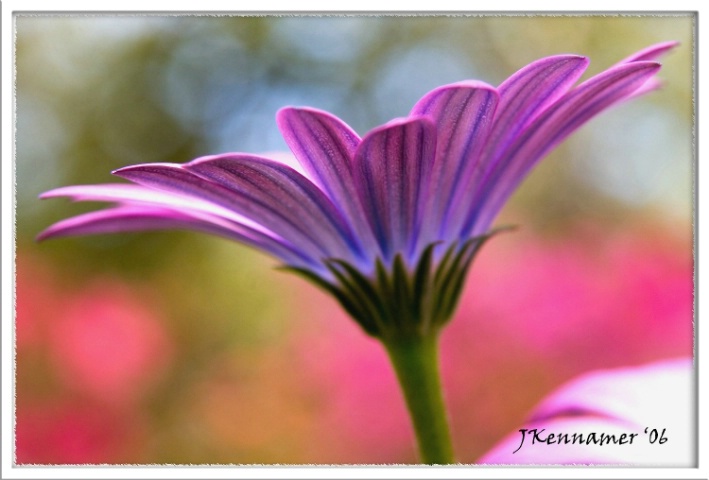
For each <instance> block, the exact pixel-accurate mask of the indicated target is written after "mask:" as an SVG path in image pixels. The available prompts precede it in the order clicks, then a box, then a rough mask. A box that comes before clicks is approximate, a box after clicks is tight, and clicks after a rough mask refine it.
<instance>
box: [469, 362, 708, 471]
mask: <svg viewBox="0 0 709 480" xmlns="http://www.w3.org/2000/svg"><path fill="white" fill-rule="evenodd" d="M692 386H693V372H692V361H691V359H679V360H664V361H659V362H655V363H652V364H649V365H644V366H641V367H630V368H617V369H611V370H601V371H596V372H592V373H589V374H585V375H583V376H581V377H579V378H577V379H575V380H573V381H571V382H569V383H567V384H566V385H564V386H562V387H561V388H560V389H559V390H557V391H556V392H554V393H552V394H551V395H550V396H549V397H547V398H546V399H545V400H543V401H542V403H541V404H540V405H539V406H538V407H536V408H535V410H534V412H533V414H532V416H531V417H530V419H529V421H528V423H527V425H525V428H524V429H520V430H518V431H516V432H515V433H513V434H511V435H509V436H507V437H506V438H505V439H503V440H502V441H501V442H500V443H498V444H497V445H496V446H495V447H493V448H492V450H490V451H489V452H488V453H486V454H485V455H484V456H483V457H482V458H481V459H480V460H479V461H478V462H477V463H479V464H493V465H560V464H575V465H581V464H585V465H589V464H602V465H610V464H615V465H634V466H648V467H649V466H675V467H689V466H692V465H694V464H696V458H694V457H695V452H696V445H694V440H693V438H694V432H693V430H694V427H695V426H696V419H694V418H693V415H694V412H696V405H695V404H694V400H693V399H692V391H693V388H692ZM534 429H536V430H537V432H538V434H540V436H541V438H544V439H549V438H550V435H551V434H554V437H551V441H550V442H549V443H546V442H540V441H536V442H534V441H533V440H534V438H533V435H534ZM652 429H656V434H657V435H656V437H655V438H654V441H653V434H652V431H651V430H652ZM523 432H524V438H523V436H522V433H523ZM564 434H566V436H563V435H564ZM602 434H603V435H606V436H607V435H615V439H616V442H613V441H606V442H605V443H599V441H600V439H601V435H602ZM632 434H635V437H632V439H631V437H630V436H631V435H632ZM581 435H582V437H581ZM623 435H625V436H623ZM660 435H663V436H664V437H665V438H666V441H665V442H664V443H663V444H660V443H659V438H660ZM541 438H540V439H539V440H541ZM574 438H575V440H574ZM622 439H624V443H622V444H621V443H618V442H620V441H622ZM594 440H595V441H594Z"/></svg>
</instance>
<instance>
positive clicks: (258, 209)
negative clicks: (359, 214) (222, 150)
mask: <svg viewBox="0 0 709 480" xmlns="http://www.w3.org/2000/svg"><path fill="white" fill-rule="evenodd" d="M223 157H224V158H239V157H237V156H235V155H225V156H223ZM207 158H208V159H212V158H219V157H207ZM259 160H260V161H266V162H271V161H269V160H265V159H259ZM271 163H274V164H275V162H271ZM279 165H280V164H279ZM280 167H281V168H283V169H286V168H288V167H285V166H283V165H280ZM114 173H115V174H116V175H119V176H121V177H123V178H127V179H128V180H131V181H133V182H135V183H138V184H140V185H145V186H149V187H151V188H156V189H159V190H165V191H168V192H176V193H178V194H180V195H187V196H192V197H195V198H198V199H201V200H203V201H207V202H211V203H214V204H216V205H220V206H222V207H226V208H228V209H231V210H234V211H235V212H236V213H238V214H240V215H243V216H245V217H247V218H250V219H251V220H253V221H255V222H257V223H259V224H261V225H263V226H264V227H265V228H267V229H268V230H270V231H272V232H274V233H275V234H276V235H278V236H280V237H282V238H284V239H286V240H287V241H288V242H290V243H291V244H293V245H298V246H299V247H300V248H301V250H302V251H303V252H304V253H305V254H306V255H307V256H308V257H312V258H316V259H321V258H323V257H329V256H332V255H333V253H334V252H333V251H332V250H333V245H340V244H341V243H342V242H341V239H339V238H338V237H337V236H336V235H334V234H333V233H332V228H328V226H331V224H330V223H329V222H321V223H318V222H317V220H315V221H314V220H313V219H312V218H310V217H307V216H306V217H305V218H299V215H298V213H301V212H302V208H301V207H300V205H301V203H300V202H301V201H303V199H301V198H290V194H291V193H292V192H289V191H287V188H286V189H281V188H280V187H279V185H278V182H277V181H270V182H269V181H268V180H267V179H264V178H259V176H258V174H257V173H256V172H255V171H254V174H253V175H254V178H253V179H250V178H249V174H246V175H245V176H244V178H242V181H241V182H233V185H231V186H230V187H227V186H224V185H221V184H219V183H215V182H213V181H210V180H207V179H205V178H203V177H201V176H198V175H197V174H195V173H193V172H191V171H189V170H188V169H187V166H182V165H177V164H168V163H151V164H142V165H133V166H130V167H125V168H122V169H119V170H117V171H115V172H114ZM294 173H295V172H294ZM306 181H307V180H306ZM252 182H253V183H252ZM259 183H260V184H261V185H259ZM260 188H265V189H271V190H268V191H267V190H260ZM334 250H337V249H336V248H335V249H334ZM337 253H340V252H339V251H338V252H337Z"/></svg>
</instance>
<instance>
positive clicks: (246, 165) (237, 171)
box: [184, 154, 362, 260]
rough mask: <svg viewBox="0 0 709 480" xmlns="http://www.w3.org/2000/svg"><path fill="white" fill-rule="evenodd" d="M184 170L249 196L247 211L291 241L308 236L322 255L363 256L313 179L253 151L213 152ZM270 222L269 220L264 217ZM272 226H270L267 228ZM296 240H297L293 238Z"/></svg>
mask: <svg viewBox="0 0 709 480" xmlns="http://www.w3.org/2000/svg"><path fill="white" fill-rule="evenodd" d="M184 169H185V170H187V171H189V172H190V173H193V174H195V175H198V176H199V177H200V178H203V179H205V180H207V181H209V182H213V183H214V184H215V185H219V186H222V187H225V188H226V189H228V190H229V191H231V192H235V193H237V194H238V195H240V196H242V197H243V198H244V199H246V200H247V204H246V205H245V207H240V208H246V209H247V211H246V212H245V213H244V214H245V215H247V216H249V217H251V218H253V219H255V220H257V221H259V223H261V224H263V225H264V226H267V227H268V226H269V223H272V222H274V221H275V224H273V228H271V229H272V230H273V231H275V232H276V233H278V234H279V235H281V236H282V237H283V238H287V239H289V240H290V236H291V235H294V234H295V235H297V238H303V237H306V238H308V239H309V240H310V241H311V242H312V243H314V244H316V245H318V246H319V247H320V248H321V250H322V252H323V255H322V257H323V258H324V257H327V258H330V257H334V258H342V259H347V260H355V259H361V257H362V249H361V246H360V243H359V241H358V239H357V238H356V237H355V235H353V232H352V230H351V229H350V228H349V226H348V225H347V223H346V222H345V221H344V220H343V218H342V214H341V213H340V212H339V211H338V210H337V208H336V207H335V206H334V205H333V203H332V201H331V200H330V199H329V198H328V197H327V196H326V195H325V194H324V193H323V192H322V191H321V190H320V189H318V187H317V186H315V185H314V184H313V183H312V182H311V181H310V180H308V179H307V178H305V177H304V176H302V175H301V174H299V173H298V172H296V171H295V170H293V169H291V168H289V167H287V166H285V165H283V164H280V163H277V162H273V161H271V160H268V159H265V158H260V157H256V156H250V155H236V154H234V155H215V156H211V157H202V158H200V159H197V160H194V161H192V162H190V163H187V164H185V165H184ZM267 221H268V222H269V223H266V222H267ZM269 228H270V227H269ZM292 243H294V244H296V245H298V244H299V242H297V241H296V240H295V239H293V240H292Z"/></svg>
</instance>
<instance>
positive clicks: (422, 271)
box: [39, 42, 675, 338]
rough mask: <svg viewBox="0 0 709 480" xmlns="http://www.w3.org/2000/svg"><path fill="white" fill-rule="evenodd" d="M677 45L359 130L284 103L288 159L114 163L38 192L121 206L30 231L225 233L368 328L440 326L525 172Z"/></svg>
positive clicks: (445, 95)
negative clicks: (101, 175) (90, 181)
mask: <svg viewBox="0 0 709 480" xmlns="http://www.w3.org/2000/svg"><path fill="white" fill-rule="evenodd" d="M674 46H675V43H674V42H667V43H662V44H658V45H654V46H652V47H649V48H647V49H645V50H643V51H641V52H638V53H636V54H635V55H633V56H631V57H629V58H627V59H625V60H623V61H622V62H620V63H619V64H617V65H615V66H613V67H611V68H609V69H608V70H606V71H604V72H602V73H600V74H598V75H596V76H594V77H592V78H590V79H589V80H587V81H585V82H583V83H581V84H580V85H578V86H575V87H574V84H575V83H576V81H577V80H578V79H579V77H580V76H581V75H582V74H583V72H584V70H585V69H586V66H587V65H588V59H587V58H585V57H582V56H578V55H558V56H552V57H547V58H543V59H540V60H537V61H535V62H533V63H531V64H529V65H527V66H526V67H524V68H522V69H521V70H519V71H518V72H517V73H515V74H514V75H512V76H511V77H510V78H508V79H507V80H506V81H504V82H503V83H502V84H501V85H500V86H499V87H497V88H495V87H492V86H490V85H487V84H485V83H482V82H479V81H464V82H460V83H454V84H451V85H446V86H443V87H440V88H437V89H435V90H433V91H431V92H429V93H428V94H426V95H425V96H424V97H423V98H422V99H421V100H419V102H418V103H417V104H416V105H415V106H414V108H413V109H412V111H411V113H410V114H409V115H408V116H407V117H404V118H399V119H395V120H392V121H390V122H389V123H386V124H384V125H382V126H379V127H377V128H375V129H373V130H372V131H370V132H369V133H367V134H366V135H365V136H364V137H363V138H360V137H359V136H358V135H357V134H356V133H355V132H354V131H353V130H352V129H351V128H350V127H349V126H348V125H346V124H345V123H344V122H343V121H342V120H340V119H338V118H337V117H335V116H333V115H331V114H329V113H326V112H323V111H320V110H316V109H313V108H293V107H287V108H284V109H282V110H281V111H279V112H278V115H277V123H278V127H279V129H280V131H281V133H282V134H283V136H284V138H285V140H286V142H287V143H288V146H289V147H290V149H291V150H292V153H293V155H294V156H295V159H296V160H297V162H293V161H290V160H284V159H283V158H282V156H281V157H278V158H276V157H274V158H267V157H266V156H257V155H250V154H245V153H227V154H220V155H213V156H207V157H201V158H198V159H196V160H193V161H191V162H188V163H185V164H171V163H150V164H141V165H134V166H129V167H125V168H121V169H119V170H116V171H115V172H113V173H114V174H115V175H117V176H119V177H123V178H125V179H127V180H130V181H131V182H132V184H128V183H125V184H104V185H83V186H70V187H63V188H58V189H55V190H52V191H49V192H46V193H44V194H42V195H41V198H50V197H71V198H73V199H74V200H88V201H106V202H112V203H115V204H116V205H115V206H112V207H111V208H108V209H105V210H101V211H97V212H92V213H87V214H83V215H79V216H76V217H73V218H70V219H67V220H64V221H60V222H58V223H56V224H54V225H52V226H51V227H49V228H48V229H47V230H45V231H44V232H43V233H41V234H40V235H39V238H40V239H45V238H50V237H61V236H68V235H85V234H95V233H113V232H123V231H137V230H150V229H164V228H186V229H191V230H199V231H204V232H208V233H212V234H217V235H222V236H225V237H227V238H230V239H233V240H236V241H238V242H242V243H245V244H247V245H251V246H252V247H255V248H257V249H259V250H262V251H264V252H266V253H268V254H270V255H272V256H273V257H275V258H277V259H278V260H280V261H281V262H283V264H284V265H285V268H287V269H290V270H292V271H296V272H298V273H301V274H302V275H304V276H305V277H307V278H308V279H310V280H311V281H313V282H314V283H316V284H318V285H319V286H321V287H323V288H325V289H326V290H328V291H329V292H330V293H332V294H333V295H335V297H336V298H337V299H338V300H339V301H340V303H341V304H342V305H343V306H344V308H345V309H347V311H348V312H349V313H350V314H351V315H352V316H353V317H354V318H355V319H356V320H357V321H358V322H359V323H360V324H361V325H362V327H363V328H364V329H365V331H367V332H368V333H369V334H371V335H374V336H377V337H381V338H386V337H388V336H391V335H396V334H398V333H401V332H402V331H404V332H410V333H418V334H427V333H429V332H435V331H437V330H438V328H439V327H440V326H441V325H442V324H443V323H444V322H445V321H446V320H448V319H449V318H450V316H451V315H452V312H453V309H454V306H455V303H456V300H457V298H458V296H459V292H460V289H461V286H462V284H463V281H464V278H465V274H466V271H467V269H468V266H469V265H470V262H471V261H472V258H473V256H474V255H475V253H476V252H477V250H478V249H479V247H480V246H481V244H482V243H483V242H484V240H485V239H487V238H488V237H489V236H490V235H491V234H492V233H493V232H494V230H492V231H491V230H490V228H491V224H492V222H493V220H494V219H495V217H496V216H497V214H498V213H499V211H500V210H501V209H502V207H503V206H504V204H505V202H506V201H507V199H508V198H509V197H510V195H511V194H512V193H513V192H514V190H515V189H516V188H517V186H518V185H519V184H520V182H521V181H522V180H523V178H524V177H525V176H526V175H527V173H528V172H529V171H530V170H531V169H532V167H533V166H534V165H535V164H536V163H537V162H538V161H539V160H540V159H541V158H542V157H544V156H545V155H546V154H547V153H548V152H549V151H550V150H551V149H552V148H554V147H555V146H556V145H557V144H559V143H560V142H561V141H562V140H564V139H565V138H566V137H567V136H568V135H569V134H570V133H572V132H573V131H574V130H576V129H577V128H579V127H580V126H581V125H582V124H584V123H585V122H587V121H588V120H590V119H591V118H592V117H594V116H595V115H596V114H598V113H600V112H602V111H603V110H605V109H607V108H609V107H611V106H613V105H615V104H617V103H620V102H623V101H625V100H628V99H630V98H634V97H636V96H638V95H640V94H642V93H645V92H648V91H650V90H653V89H655V88H657V86H658V85H659V82H658V81H657V80H656V79H655V78H654V75H655V74H656V73H657V71H658V70H659V68H660V65H659V64H658V63H655V62H654V61H653V60H655V59H656V58H657V57H659V56H660V55H661V54H662V53H664V52H666V51H667V50H669V49H671V48H672V47H674ZM404 319H406V320H404Z"/></svg>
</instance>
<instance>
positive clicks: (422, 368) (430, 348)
mask: <svg viewBox="0 0 709 480" xmlns="http://www.w3.org/2000/svg"><path fill="white" fill-rule="evenodd" d="M382 342H383V343H384V346H385V348H386V350H387V353H388V354H389V358H390V359H391V362H392V364H393V365H394V370H395V371H396V376H397V378H398V379H399V385H401V389H402V390H403V392H404V397H405V399H406V405H407V407H408V409H409V414H410V415H411V419H412V421H413V424H414V430H415V431H416V438H417V439H418V446H419V451H420V454H421V460H422V462H423V463H427V464H451V463H455V460H454V458H453V447H452V444H451V438H450V432H449V429H448V418H447V415H446V407H445V405H444V403H443V392H442V390H441V380H440V375H439V372H438V335H436V334H435V333H430V334H428V335H424V336H414V335H407V336H405V337H397V338H387V339H383V340H382Z"/></svg>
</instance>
